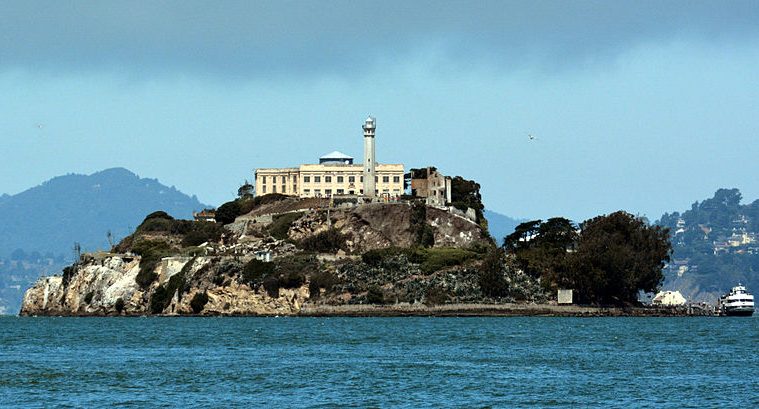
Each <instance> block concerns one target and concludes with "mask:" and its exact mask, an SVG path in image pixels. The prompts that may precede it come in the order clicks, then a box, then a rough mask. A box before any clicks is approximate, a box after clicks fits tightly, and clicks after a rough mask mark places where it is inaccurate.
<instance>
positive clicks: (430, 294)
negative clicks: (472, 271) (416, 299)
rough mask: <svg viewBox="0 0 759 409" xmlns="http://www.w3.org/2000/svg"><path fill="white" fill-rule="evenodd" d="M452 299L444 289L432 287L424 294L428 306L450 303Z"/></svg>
mask: <svg viewBox="0 0 759 409" xmlns="http://www.w3.org/2000/svg"><path fill="white" fill-rule="evenodd" d="M449 299H450V297H449V296H448V292H446V291H445V290H444V289H443V288H440V287H437V286H431V287H429V288H428V289H427V292H426V293H425V294H424V304H425V305H427V306H433V305H442V304H445V303H446V302H448V300H449Z"/></svg>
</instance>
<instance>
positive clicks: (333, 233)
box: [300, 229, 347, 253]
mask: <svg viewBox="0 0 759 409" xmlns="http://www.w3.org/2000/svg"><path fill="white" fill-rule="evenodd" d="M346 240H347V236H346V235H345V234H342V233H340V232H339V231H337V230H336V229H329V230H327V231H323V232H321V233H319V234H317V235H314V236H309V237H306V238H305V239H303V240H301V242H300V247H301V248H302V249H304V250H306V251H313V252H317V253H335V252H337V251H338V250H341V249H342V250H345V249H346V245H345V242H346Z"/></svg>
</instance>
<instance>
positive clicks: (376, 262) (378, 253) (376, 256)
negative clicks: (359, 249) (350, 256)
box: [361, 247, 415, 267]
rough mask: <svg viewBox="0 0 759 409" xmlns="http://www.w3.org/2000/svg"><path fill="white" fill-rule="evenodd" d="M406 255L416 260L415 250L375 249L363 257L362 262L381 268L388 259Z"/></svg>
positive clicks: (397, 248) (398, 248) (396, 248)
mask: <svg viewBox="0 0 759 409" xmlns="http://www.w3.org/2000/svg"><path fill="white" fill-rule="evenodd" d="M401 254H404V255H406V257H408V258H409V260H411V259H412V258H414V255H415V250H414V249H409V248H400V247H386V248H383V249H373V250H369V251H367V252H365V253H364V254H362V255H361V261H363V262H364V263H366V264H368V265H370V266H372V267H379V266H380V265H381V264H382V263H383V262H384V261H385V260H386V259H388V258H390V257H395V256H398V255H401Z"/></svg>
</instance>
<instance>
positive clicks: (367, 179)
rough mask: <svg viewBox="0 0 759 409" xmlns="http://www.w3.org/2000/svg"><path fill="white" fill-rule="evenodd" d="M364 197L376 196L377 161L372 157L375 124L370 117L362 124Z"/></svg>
mask: <svg viewBox="0 0 759 409" xmlns="http://www.w3.org/2000/svg"><path fill="white" fill-rule="evenodd" d="M363 128H364V196H366V197H369V198H374V197H375V196H376V193H375V190H376V187H375V184H374V177H375V167H376V165H377V160H376V158H375V157H374V130H375V129H376V128H377V122H376V120H375V119H374V118H372V117H371V116H370V117H368V118H366V121H365V122H364V126H363Z"/></svg>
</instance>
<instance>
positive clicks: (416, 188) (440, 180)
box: [410, 166, 451, 206]
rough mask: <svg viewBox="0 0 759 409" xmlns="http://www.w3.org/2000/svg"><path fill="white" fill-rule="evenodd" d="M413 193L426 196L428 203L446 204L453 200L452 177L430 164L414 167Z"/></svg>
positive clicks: (412, 176) (417, 195) (422, 196)
mask: <svg viewBox="0 0 759 409" xmlns="http://www.w3.org/2000/svg"><path fill="white" fill-rule="evenodd" d="M410 179H411V195H412V196H415V197H421V198H424V199H425V201H426V203H427V204H428V205H432V206H446V205H447V204H448V203H450V202H451V178H450V176H445V175H443V174H442V173H440V172H438V171H437V169H436V168H434V167H432V166H428V167H426V168H423V169H412V170H411V174H410Z"/></svg>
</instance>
